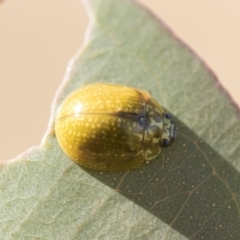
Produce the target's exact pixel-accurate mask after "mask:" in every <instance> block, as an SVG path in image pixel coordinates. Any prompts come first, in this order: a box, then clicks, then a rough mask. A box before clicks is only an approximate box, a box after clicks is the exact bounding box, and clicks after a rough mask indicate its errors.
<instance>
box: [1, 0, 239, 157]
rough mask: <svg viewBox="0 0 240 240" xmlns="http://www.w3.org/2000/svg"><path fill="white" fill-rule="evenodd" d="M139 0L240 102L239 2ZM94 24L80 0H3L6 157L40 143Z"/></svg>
mask: <svg viewBox="0 0 240 240" xmlns="http://www.w3.org/2000/svg"><path fill="white" fill-rule="evenodd" d="M140 2H142V4H144V5H145V6H147V7H148V8H149V9H150V10H151V11H152V12H154V13H155V15H157V16H158V17H160V18H161V19H162V20H163V21H164V22H165V23H166V24H167V25H168V27H169V28H170V29H171V30H172V31H173V32H175V34H176V35H177V36H178V37H179V38H180V39H182V40H183V41H184V42H185V43H186V44H187V45H188V46H190V47H191V48H192V49H193V50H194V51H195V52H196V53H197V54H198V55H199V56H200V57H201V58H202V59H203V60H204V61H205V62H206V63H207V65H208V66H209V67H210V68H211V69H212V70H213V71H214V72H215V74H216V75H217V77H218V78H219V81H220V82H221V84H222V85H223V86H224V87H225V88H226V89H227V91H228V92H229V93H230V94H231V96H232V98H233V99H234V101H235V102H236V103H237V104H238V106H240V93H239V90H240V67H239V65H240V60H239V58H240V44H239V43H240V14H239V13H240V1H238V0H228V1H226V0H218V1H209V0H201V1H190V0H181V1H179V0H171V1H169V0H157V1H156V0H140ZM87 24H88V17H87V15H86V12H85V10H84V8H83V5H82V4H81V3H80V1H79V0H71V1H66V0H51V1H49V0H41V1H29V0H28V1H27V0H20V1H19V0H5V1H4V0H2V1H1V0H0V160H3V159H11V158H14V157H16V156H17V155H18V154H20V153H21V152H23V151H25V150H27V149H28V148H30V147H32V146H34V145H38V144H39V143H40V141H41V138H42V136H43V135H44V133H45V130H46V128H47V124H48V120H49V114H50V107H51V103H52V100H53V98H54V95H55V92H56V90H57V88H58V86H59V85H60V83H61V81H62V78H63V76H64V73H65V69H66V67H67V64H68V61H69V60H70V58H71V57H72V56H73V55H74V54H75V53H76V51H77V50H78V49H79V48H80V47H81V45H82V43H83V37H84V32H85V29H86V26H87Z"/></svg>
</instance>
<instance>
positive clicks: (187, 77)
mask: <svg viewBox="0 0 240 240" xmlns="http://www.w3.org/2000/svg"><path fill="white" fill-rule="evenodd" d="M85 5H86V9H87V10H88V12H89V15H90V18H91V28H90V31H89V32H88V35H87V38H86V42H85V44H84V46H83V47H82V49H81V51H80V52H79V53H78V54H77V55H76V57H75V58H74V59H73V60H72V61H71V64H70V65H69V68H68V70H67V73H66V77H65V79H64V81H63V83H62V85H61V86H60V88H59V90H58V91H57V93H56V97H55V99H54V102H53V107H52V113H51V117H50V122H49V128H48V130H47V132H46V134H45V136H44V138H43V140H42V144H41V146H39V147H35V148H32V149H30V150H29V151H27V152H25V153H23V154H22V155H20V156H18V157H17V158H16V159H14V160H11V161H4V162H1V167H0V236H1V239H6V240H7V239H58V240H59V239H64V240H65V239H178V240H179V239H240V199H239V198H240V187H239V186H240V174H239V168H240V159H239V156H240V143H239V142H240V141H239V139H240V120H239V109H237V107H236V106H235V105H234V103H232V101H231V99H230V98H229V96H228V95H227V94H226V93H225V91H224V90H223V89H222V88H221V87H220V86H219V84H218V82H217V80H216V78H215V77H214V75H213V74H212V73H211V72H210V71H209V69H208V68H207V67H206V66H205V65H204V63H203V62H202V61H201V60H200V59H199V58H198V57H197V56H195V55H194V54H193V53H192V52H191V51H190V50H189V49H188V48H187V47H186V46H185V45H184V44H182V43H181V42H180V41H179V40H178V39H176V37H175V36H174V35H173V34H172V33H171V32H169V30H168V29H167V28H166V26H164V25H163V23H162V22H161V21H160V20H158V19H156V18H155V17H154V16H153V15H152V14H151V13H149V12H148V11H147V10H146V9H144V8H143V7H142V6H140V5H139V4H138V3H136V2H133V1H130V0H89V1H87V2H85ZM92 82H111V83H118V84H125V85H128V86H133V87H136V88H140V89H145V90H147V91H149V92H150V93H151V95H153V96H154V98H156V99H157V100H158V101H159V102H161V104H162V105H163V106H164V107H165V108H167V109H168V110H169V111H170V112H171V113H172V114H173V116H174V118H175V122H176V124H177V126H178V138H177V140H176V141H175V142H174V144H173V146H171V147H170V148H167V149H164V150H163V151H162V153H161V154H160V156H159V157H158V158H157V159H156V160H154V161H152V162H151V163H150V164H145V165H144V166H143V167H142V168H140V169H136V170H131V171H125V172H97V171H91V170H86V169H84V168H81V167H79V166H78V165H76V164H75V163H74V162H72V161H71V160H70V159H69V158H68V157H67V156H66V155H65V154H64V153H63V152H62V151H61V149H60V147H59V145H58V143H57V140H56V137H55V135H54V119H55V115H56V111H57V108H58V106H59V105H60V104H61V102H62V100H63V99H64V98H65V97H66V96H67V95H68V94H69V93H70V92H71V91H73V90H74V89H76V88H78V87H80V86H82V85H85V84H88V83H92Z"/></svg>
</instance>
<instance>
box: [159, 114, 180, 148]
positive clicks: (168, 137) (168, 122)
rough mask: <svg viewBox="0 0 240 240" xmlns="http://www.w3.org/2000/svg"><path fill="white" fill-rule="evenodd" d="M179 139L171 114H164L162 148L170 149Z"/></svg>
mask: <svg viewBox="0 0 240 240" xmlns="http://www.w3.org/2000/svg"><path fill="white" fill-rule="evenodd" d="M176 137H177V128H176V126H175V124H174V122H173V119H172V116H171V115H170V114H169V113H165V114H163V133H162V138H161V142H160V144H161V146H163V147H168V146H170V145H171V144H172V142H173V141H174V139H175V138H176Z"/></svg>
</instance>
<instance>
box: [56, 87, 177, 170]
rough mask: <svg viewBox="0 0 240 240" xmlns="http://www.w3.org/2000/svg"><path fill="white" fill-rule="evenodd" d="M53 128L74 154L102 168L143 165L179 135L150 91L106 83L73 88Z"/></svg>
mask: <svg viewBox="0 0 240 240" xmlns="http://www.w3.org/2000/svg"><path fill="white" fill-rule="evenodd" d="M55 132H56V136H57V139H58V142H59V144H60V146H61V147H62V149H63V151H64V152H65V153H66V154H67V155H68V156H69V157H70V158H71V159H73V160H74V161H75V162H77V163H78V164H79V165H81V166H83V167H87V168H90V169H94V170H99V171H117V170H128V169H132V168H137V167H140V166H141V165H142V163H143V162H144V161H146V160H151V159H153V158H155V157H156V156H157V155H158V154H159V153H160V150H161V145H169V144H170V143H171V142H172V140H173V139H174V138H175V136H176V128H175V126H174V123H173V122H172V118H171V116H170V115H169V114H166V113H165V112H164V109H163V108H162V107H161V106H160V105H159V104H158V103H157V102H156V101H155V100H154V99H153V98H151V97H150V95H149V94H148V93H147V92H145V91H142V90H138V89H134V88H130V87H125V86H121V85H114V84H104V83H101V84H91V85H86V86H84V87H82V88H79V89H78V90H76V91H74V92H73V93H72V94H70V95H69V96H68V97H67V98H66V100H65V101H64V102H63V103H62V105H61V106H60V108H59V110H58V114H57V118H56V123H55ZM163 138H164V139H163ZM164 141H165V142H164ZM166 141H167V142H166Z"/></svg>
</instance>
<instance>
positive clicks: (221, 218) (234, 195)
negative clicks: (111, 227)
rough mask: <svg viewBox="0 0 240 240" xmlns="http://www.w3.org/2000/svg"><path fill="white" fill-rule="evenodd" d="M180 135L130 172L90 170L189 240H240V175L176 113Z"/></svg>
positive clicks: (92, 174) (95, 176)
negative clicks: (157, 153)
mask: <svg viewBox="0 0 240 240" xmlns="http://www.w3.org/2000/svg"><path fill="white" fill-rule="evenodd" d="M174 120H175V123H176V125H177V127H178V136H177V139H176V140H175V142H174V143H173V145H172V146H171V147H169V148H164V149H162V152H161V154H160V156H159V157H158V158H156V159H155V160H153V161H152V162H151V163H149V164H144V165H143V166H142V167H141V168H139V169H135V170H130V171H119V172H98V171H93V170H88V169H84V170H85V171H86V172H87V173H89V174H90V175H91V176H93V177H94V178H96V179H98V180H99V181H101V182H103V183H104V184H106V185H107V186H109V187H111V188H113V189H115V190H116V191H117V192H118V193H120V194H122V195H123V196H125V197H126V198H128V199H129V200H131V201H133V202H134V203H136V204H138V205H139V206H141V207H142V208H144V209H145V210H147V211H149V212H150V213H151V214H153V215H155V216H156V217H157V218H159V219H160V220H162V221H164V222H165V223H166V224H168V225H169V226H171V227H172V228H174V229H175V230H177V231H178V232H180V233H181V234H183V235H185V236H186V237H188V238H189V239H210V237H211V239H240V174H239V172H238V171H237V170H236V169H235V168H234V167H233V166H232V165H231V164H230V163H229V162H228V161H227V160H225V159H224V158H223V157H221V156H220V155H219V154H218V153H217V152H216V151H215V150H213V149H212V148H211V147H210V146H209V145H208V144H206V143H205V142H204V141H203V140H202V139H201V138H199V137H198V136H196V134H194V133H193V132H192V131H191V130H190V129H189V128H188V127H186V126H185V125H184V124H183V123H182V122H181V121H180V120H178V119H177V118H176V117H175V118H174Z"/></svg>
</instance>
